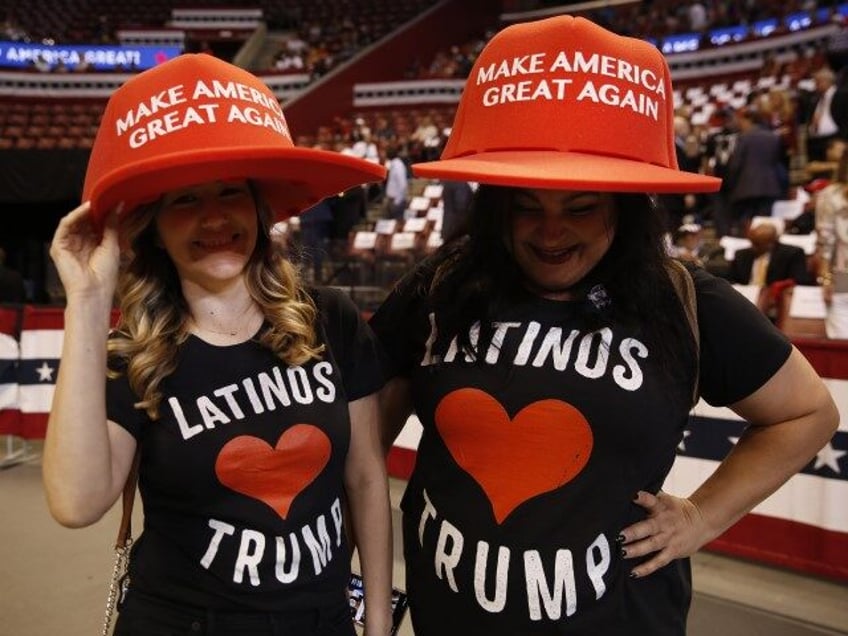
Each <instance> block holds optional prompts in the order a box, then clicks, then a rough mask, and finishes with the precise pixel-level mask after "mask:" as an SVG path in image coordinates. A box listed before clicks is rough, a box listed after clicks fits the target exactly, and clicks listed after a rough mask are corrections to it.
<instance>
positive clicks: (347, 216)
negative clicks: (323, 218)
mask: <svg viewBox="0 0 848 636" xmlns="http://www.w3.org/2000/svg"><path fill="white" fill-rule="evenodd" d="M367 192H368V191H367V189H366V187H365V186H359V185H356V186H353V187H352V188H348V189H347V190H345V191H344V192H342V193H341V194H340V195H338V196H336V197H332V198H331V199H329V202H330V207H331V208H332V210H333V234H332V238H333V239H334V240H339V241H346V240H347V239H348V237H349V236H350V233H351V231H352V230H353V228H354V227H356V224H357V223H359V222H360V221H362V220H363V219H364V218H365V214H366V212H367V208H368V199H367V197H368V194H367Z"/></svg>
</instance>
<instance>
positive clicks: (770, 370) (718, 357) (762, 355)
mask: <svg viewBox="0 0 848 636" xmlns="http://www.w3.org/2000/svg"><path fill="white" fill-rule="evenodd" d="M694 280H695V289H696V293H697V299H698V329H699V332H700V340H701V343H700V379H699V382H700V393H701V395H702V396H703V398H704V399H705V400H706V401H707V402H708V403H709V404H712V405H713V406H727V405H728V404H733V403H734V402H738V401H739V400H741V399H742V398H745V397H747V396H749V395H751V394H752V393H754V392H755V391H756V390H757V389H759V388H760V387H762V386H763V385H764V384H765V383H766V382H767V381H768V380H769V379H770V378H771V377H772V376H773V375H774V374H775V373H777V371H778V370H779V369H780V367H781V366H783V364H784V363H785V362H786V360H787V359H788V358H789V354H790V353H791V351H792V344H791V342H790V341H789V339H788V338H787V337H786V336H785V335H784V334H783V333H781V332H780V331H779V330H778V329H777V327H775V326H774V325H773V324H772V323H771V321H769V319H768V318H767V317H766V316H765V315H764V314H763V313H762V312H761V311H760V310H759V309H758V308H757V307H756V306H755V305H754V304H753V303H751V301H749V300H748V299H747V298H745V297H744V296H743V295H742V294H740V293H739V292H737V291H736V290H735V289H733V287H732V285H731V284H730V283H729V282H728V281H726V280H724V279H721V278H718V277H715V276H712V275H711V274H708V273H707V272H705V271H703V270H699V271H697V272H695V274H694Z"/></svg>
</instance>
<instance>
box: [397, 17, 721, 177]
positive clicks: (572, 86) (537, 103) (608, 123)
mask: <svg viewBox="0 0 848 636" xmlns="http://www.w3.org/2000/svg"><path fill="white" fill-rule="evenodd" d="M673 119H674V95H673V93H672V86H671V76H670V73H669V70H668V64H667V63H666V61H665V58H664V57H663V55H662V53H660V51H659V50H658V49H657V48H656V47H655V46H653V45H651V44H649V43H648V42H645V41H642V40H637V39H634V38H628V37H623V36H619V35H616V34H614V33H611V32H609V31H607V30H605V29H603V28H601V27H599V26H597V25H596V24H594V23H592V22H590V21H588V20H585V19H583V18H575V17H572V16H557V17H554V18H548V19H545V20H538V21H535V22H527V23H522V24H516V25H513V26H509V27H507V28H505V29H504V30H502V31H500V32H499V33H498V34H497V35H495V36H494V37H493V38H492V39H491V40H490V41H489V43H488V44H487V45H486V47H485V48H484V49H483V50H482V51H481V53H480V56H479V57H478V58H477V61H476V62H475V64H474V68H473V69H472V70H471V74H470V76H469V77H468V80H467V81H466V83H465V88H464V90H463V93H462V98H461V100H460V103H459V108H458V110H457V113H456V118H455V119H454V123H453V127H452V129H451V135H450V138H449V139H448V142H447V145H446V146H445V149H444V152H443V153H442V156H441V159H440V160H439V161H432V162H426V163H419V164H414V165H413V166H412V170H413V173H414V174H415V175H416V176H419V177H432V178H442V179H461V180H467V181H477V182H481V183H489V184H495V185H507V186H521V187H531V188H557V189H574V188H581V189H588V190H596V191H612V192H710V191H715V190H718V188H719V186H720V185H721V180H720V179H717V178H714V177H708V176H704V175H700V174H696V173H691V172H683V171H680V170H679V169H678V167H677V158H676V156H675V149H674V130H673Z"/></svg>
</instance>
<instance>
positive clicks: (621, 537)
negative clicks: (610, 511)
mask: <svg viewBox="0 0 848 636" xmlns="http://www.w3.org/2000/svg"><path fill="white" fill-rule="evenodd" d="M615 542H616V543H624V535H623V534H620V535H618V536H617V537H616V538H615Z"/></svg>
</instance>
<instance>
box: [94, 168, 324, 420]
mask: <svg viewBox="0 0 848 636" xmlns="http://www.w3.org/2000/svg"><path fill="white" fill-rule="evenodd" d="M250 187H251V192H252V193H253V198H254V201H255V202H256V209H257V215H258V217H259V226H260V231H259V232H258V234H257V240H256V247H255V248H254V250H253V254H251V256H250V260H249V261H248V263H247V266H246V271H245V281H246V284H247V288H248V291H249V293H250V295H251V297H252V298H253V299H254V300H255V301H256V302H257V303H258V304H259V305H260V306H261V308H262V312H263V314H264V316H265V321H266V322H267V323H268V324H269V325H270V326H269V328H267V329H263V330H262V332H261V334H260V336H259V337H258V341H259V342H260V344H262V345H264V346H266V347H267V348H268V349H270V350H271V351H273V352H274V353H275V354H276V355H277V357H278V358H280V359H281V360H282V361H283V362H285V363H286V364H288V365H292V366H297V365H301V364H303V363H305V362H307V361H308V360H310V359H317V358H320V357H321V354H322V352H323V350H324V346H323V345H320V344H319V343H318V337H317V329H316V321H317V318H318V310H317V308H316V306H315V303H314V302H313V301H312V298H311V297H310V296H309V294H308V293H307V291H306V288H305V287H304V285H303V283H302V281H301V278H300V274H299V272H298V270H297V268H296V267H295V266H294V265H293V264H292V263H291V262H289V260H288V259H286V258H285V256H284V255H283V253H282V251H281V249H280V248H279V247H278V246H277V245H276V244H275V243H274V242H273V241H272V240H271V238H270V227H271V220H272V217H273V215H272V213H271V210H270V208H269V207H268V205H267V203H265V202H264V201H263V200H262V198H261V197H260V196H259V195H258V194H257V192H256V188H255V186H254V185H253V184H251V185H250ZM160 208H161V201H158V202H156V203H152V204H149V205H146V206H143V207H141V208H139V209H137V210H134V211H133V212H132V213H131V214H127V215H126V216H125V217H124V219H123V221H122V225H121V234H122V240H123V242H124V244H123V246H122V253H123V263H122V268H121V275H120V278H119V281H118V289H117V304H118V308H119V309H120V319H119V322H118V325H117V327H116V329H115V331H114V332H113V334H112V337H111V338H110V339H109V341H108V345H107V346H108V352H109V355H110V360H111V361H112V364H111V365H110V370H109V376H110V377H113V378H114V377H117V376H119V375H120V374H121V372H126V374H127V377H128V379H129V383H130V387H131V388H132V390H133V392H134V393H135V394H136V395H138V396H140V397H141V399H140V400H139V402H137V403H136V405H135V406H136V408H139V409H144V410H145V411H146V412H147V414H148V416H149V417H150V418H151V419H154V420H155V419H158V417H159V404H160V402H161V401H162V397H163V396H162V391H161V384H162V381H163V380H164V379H165V378H166V377H167V376H169V375H170V374H171V373H173V372H174V370H175V369H176V367H177V362H178V360H179V356H177V355H175V353H174V352H175V350H176V349H178V348H179V347H180V346H181V345H182V344H183V343H184V342H185V341H186V339H187V338H188V336H189V320H190V312H189V307H188V304H187V303H186V300H185V298H184V297H183V293H182V287H181V285H180V279H179V276H178V274H177V270H176V268H175V267H174V264H173V262H172V261H171V259H170V258H168V256H167V254H166V253H165V251H164V249H162V248H161V247H159V246H158V244H157V236H156V225H155V223H154V220H155V218H156V215H157V214H158V212H159V210H160ZM116 363H117V364H116Z"/></svg>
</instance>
